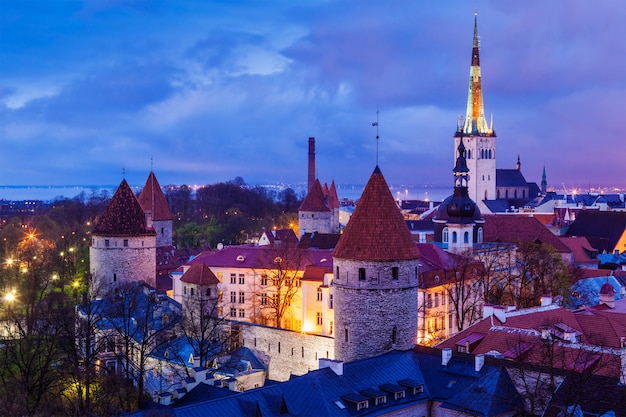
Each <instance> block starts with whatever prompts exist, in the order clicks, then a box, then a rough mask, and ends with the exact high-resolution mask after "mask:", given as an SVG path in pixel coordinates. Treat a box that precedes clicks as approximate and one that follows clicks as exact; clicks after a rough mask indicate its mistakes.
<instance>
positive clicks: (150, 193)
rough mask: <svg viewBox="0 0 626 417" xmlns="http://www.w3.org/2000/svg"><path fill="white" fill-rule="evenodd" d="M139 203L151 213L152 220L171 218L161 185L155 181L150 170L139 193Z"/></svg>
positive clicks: (172, 217)
mask: <svg viewBox="0 0 626 417" xmlns="http://www.w3.org/2000/svg"><path fill="white" fill-rule="evenodd" d="M138 200H139V204H141V207H142V208H143V210H144V211H150V212H151V213H152V220H156V221H159V220H172V219H174V216H172V211H171V210H170V206H169V205H168V204H167V198H165V194H163V190H162V189H161V185H160V184H159V181H157V179H156V176H155V175H154V172H150V175H149V176H148V179H147V180H146V185H144V187H143V190H141V194H139V198H138Z"/></svg>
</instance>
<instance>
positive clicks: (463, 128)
mask: <svg viewBox="0 0 626 417" xmlns="http://www.w3.org/2000/svg"><path fill="white" fill-rule="evenodd" d="M479 49H480V43H479V37H478V24H477V16H476V12H474V42H473V46H472V61H471V66H470V79H469V89H468V94H467V111H466V113H465V119H464V120H463V121H462V122H461V123H458V125H457V131H456V133H455V135H454V149H455V150H456V149H457V148H458V146H459V143H460V141H461V137H463V139H464V141H465V147H466V160H467V167H468V169H469V176H468V185H467V188H468V191H469V196H470V198H471V199H472V200H474V201H476V202H477V203H478V206H479V207H480V209H481V210H483V211H487V207H486V206H485V205H484V204H483V203H482V201H483V200H494V199H495V198H496V133H495V132H494V130H493V121H492V122H491V124H490V125H488V124H487V120H486V118H485V107H484V104H483V88H482V79H481V73H480V57H479ZM455 159H456V155H455Z"/></svg>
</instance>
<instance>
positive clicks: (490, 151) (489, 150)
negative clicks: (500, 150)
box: [489, 149, 493, 159]
mask: <svg viewBox="0 0 626 417" xmlns="http://www.w3.org/2000/svg"><path fill="white" fill-rule="evenodd" d="M489 159H493V158H492V157H491V149H489Z"/></svg>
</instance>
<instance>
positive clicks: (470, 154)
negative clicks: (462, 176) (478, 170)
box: [467, 149, 472, 159]
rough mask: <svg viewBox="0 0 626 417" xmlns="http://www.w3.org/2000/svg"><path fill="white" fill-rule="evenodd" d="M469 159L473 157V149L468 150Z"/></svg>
mask: <svg viewBox="0 0 626 417" xmlns="http://www.w3.org/2000/svg"><path fill="white" fill-rule="evenodd" d="M467 159H472V150H471V149H468V150H467Z"/></svg>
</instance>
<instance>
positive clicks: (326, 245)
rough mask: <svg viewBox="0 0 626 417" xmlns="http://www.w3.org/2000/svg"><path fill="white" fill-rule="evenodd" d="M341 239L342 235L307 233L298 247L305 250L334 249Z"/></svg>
mask: <svg viewBox="0 0 626 417" xmlns="http://www.w3.org/2000/svg"><path fill="white" fill-rule="evenodd" d="M340 237H341V234H340V233H318V232H313V233H305V234H304V235H302V237H301V238H300V243H299V244H298V247H300V248H303V249H308V248H317V249H334V248H335V246H337V242H339V238H340Z"/></svg>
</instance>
